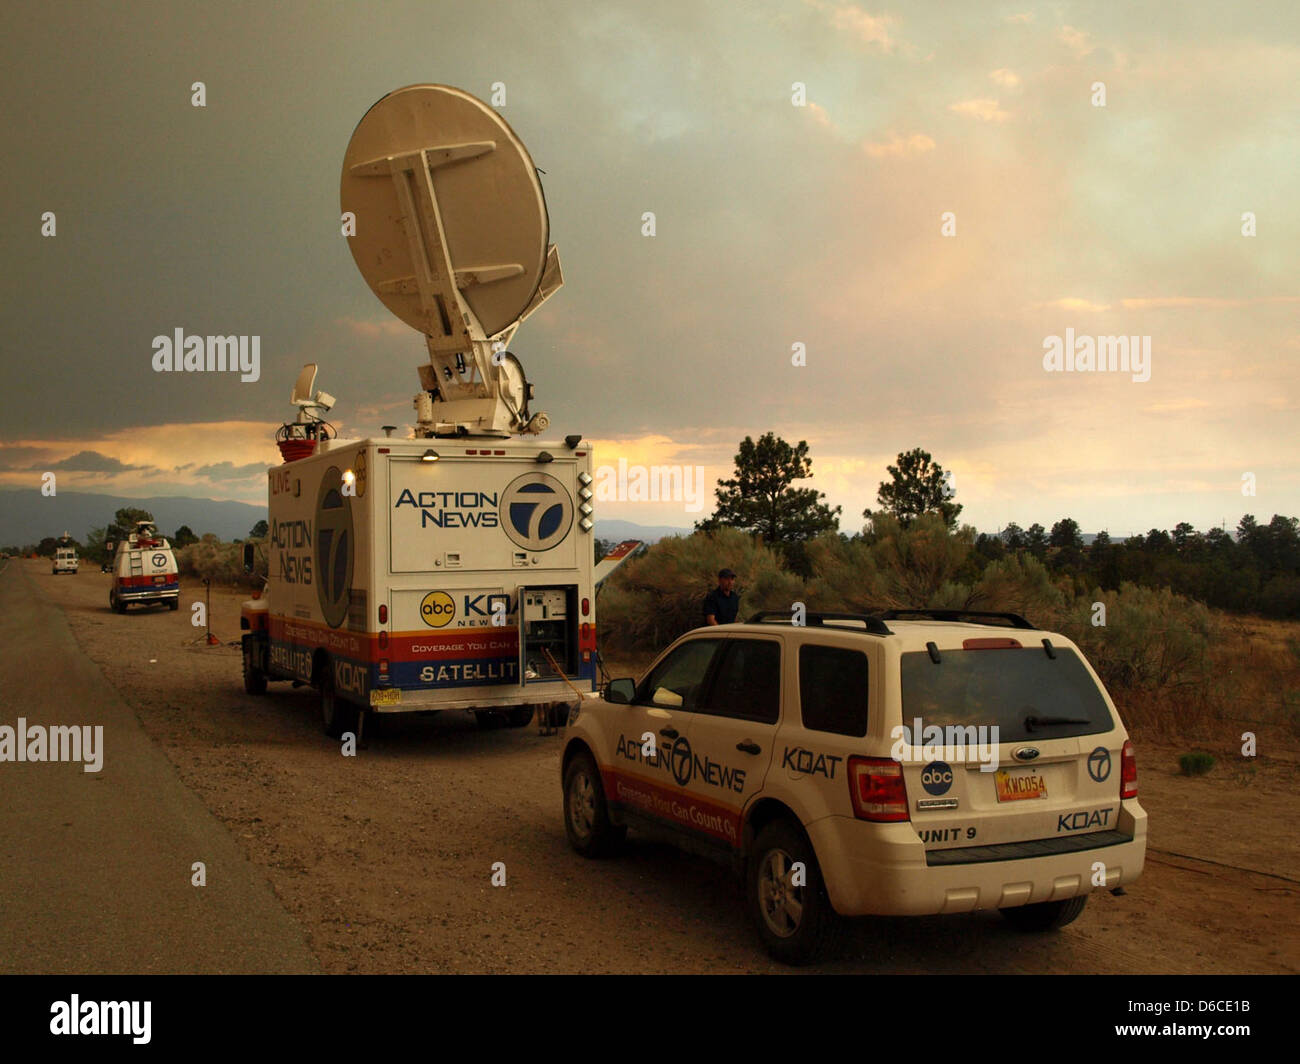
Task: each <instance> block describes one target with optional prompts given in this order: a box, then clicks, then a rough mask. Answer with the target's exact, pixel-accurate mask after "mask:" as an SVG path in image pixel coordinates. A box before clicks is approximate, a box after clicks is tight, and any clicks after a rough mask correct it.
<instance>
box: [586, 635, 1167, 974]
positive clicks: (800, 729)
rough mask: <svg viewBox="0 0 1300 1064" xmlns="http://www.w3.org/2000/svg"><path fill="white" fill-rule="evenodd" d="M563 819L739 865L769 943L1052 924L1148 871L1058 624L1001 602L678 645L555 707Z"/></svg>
mask: <svg viewBox="0 0 1300 1064" xmlns="http://www.w3.org/2000/svg"><path fill="white" fill-rule="evenodd" d="M561 772H562V779H563V785H564V799H565V800H564V812H565V827H566V830H567V832H568V836H569V841H570V843H571V844H572V845H573V848H574V849H575V850H577V851H578V852H579V853H581V854H583V855H584V856H587V857H595V856H599V855H603V854H605V853H608V852H610V851H611V850H612V849H613V848H614V847H615V845H616V844H617V843H619V842H621V840H622V838H623V836H624V835H625V833H626V830H627V827H628V826H629V825H633V826H637V827H650V828H653V829H655V830H656V832H657V833H663V832H664V831H666V832H668V833H669V834H671V835H672V836H673V837H674V838H675V839H676V840H677V841H678V842H679V843H680V844H681V845H683V846H684V848H687V849H691V850H695V851H700V852H704V853H708V854H712V855H716V856H718V857H721V858H723V859H725V860H728V861H730V862H731V864H732V865H733V867H734V868H735V869H736V870H737V871H738V872H740V873H741V874H742V875H743V876H744V879H745V886H746V896H747V899H748V905H749V909H750V912H751V915H752V918H753V920H754V924H755V926H756V927H757V929H758V933H759V935H760V937H761V938H762V940H763V943H764V945H765V946H766V947H767V949H768V951H769V952H770V953H771V954H772V955H773V956H775V957H777V958H778V959H780V960H783V961H786V962H789V963H804V962H806V961H808V960H811V959H813V958H814V957H815V956H816V955H817V953H818V952H819V950H820V947H821V945H822V944H823V942H824V940H825V937H826V935H827V932H828V931H829V930H830V929H831V928H832V927H833V925H834V921H835V916H836V914H839V915H841V916H858V915H866V914H872V913H876V914H917V915H920V914H933V913H957V912H969V911H972V910H976V909H993V908H996V909H1000V910H1001V911H1002V913H1003V914H1004V915H1005V916H1006V917H1007V918H1008V919H1009V920H1010V921H1011V922H1012V923H1013V924H1014V925H1016V926H1017V927H1020V928H1023V929H1025V930H1033V931H1045V930H1049V929H1051V928H1056V927H1061V926H1064V925H1065V924H1067V923H1069V922H1070V921H1072V920H1073V919H1075V917H1077V916H1078V915H1079V913H1080V912H1082V910H1083V907H1084V904H1085V902H1086V901H1087V895H1088V893H1089V892H1090V891H1091V890H1093V889H1102V888H1104V889H1110V890H1115V889H1116V888H1118V887H1119V886H1120V885H1121V884H1123V883H1130V882H1132V881H1133V880H1134V879H1136V878H1137V877H1138V875H1139V874H1140V873H1141V871H1142V865H1143V859H1144V857H1145V852H1146V826H1147V825H1146V813H1145V812H1144V811H1143V809H1142V807H1141V806H1140V805H1139V804H1138V802H1137V762H1136V759H1135V757H1134V753H1133V745H1132V743H1130V742H1129V741H1128V735H1127V733H1126V732H1125V730H1124V726H1123V724H1121V723H1120V719H1119V714H1118V713H1117V712H1116V710H1115V706H1114V703H1112V702H1111V700H1110V697H1109V696H1108V695H1107V693H1106V690H1105V688H1104V687H1103V686H1102V684H1101V681H1100V680H1099V679H1098V678H1097V675H1096V673H1094V672H1093V671H1092V668H1091V667H1090V666H1089V665H1088V663H1087V661H1086V660H1085V659H1084V657H1083V654H1082V653H1080V651H1079V649H1078V648H1077V647H1076V646H1075V645H1074V644H1073V643H1072V642H1071V641H1070V640H1069V639H1066V638H1065V637H1064V636H1061V635H1057V634H1053V633H1051V632H1045V631H1040V630H1038V629H1036V628H1034V626H1033V625H1031V624H1030V623H1029V622H1028V621H1026V620H1024V619H1023V618H1022V617H1019V616H1017V615H1015V614H988V613H972V612H967V611H943V610H891V611H885V612H882V613H876V614H870V615H867V614H815V613H814V614H807V615H806V623H804V624H799V625H795V624H792V623H791V615H790V614H789V613H781V614H759V615H756V616H755V617H753V618H751V619H750V622H749V623H746V624H729V625H721V626H716V627H710V628H701V629H697V630H695V631H693V632H690V633H688V634H686V635H684V636H682V638H680V639H679V640H677V642H676V643H674V644H673V645H672V646H670V647H669V648H668V649H667V650H666V651H665V652H664V653H663V654H661V655H660V657H659V658H658V660H657V661H656V662H655V663H654V665H652V666H651V668H650V670H649V671H648V672H647V673H646V675H645V677H644V678H643V679H642V680H641V682H640V683H639V684H635V683H634V682H633V681H632V680H614V681H613V682H611V683H610V684H609V685H608V687H607V688H606V690H605V692H604V695H603V697H602V698H599V699H591V700H587V701H584V702H583V703H581V704H580V705H578V706H577V707H576V708H575V709H574V710H573V711H572V713H571V716H570V719H569V728H568V732H567V735H566V740H565V748H564V757H563V763H562V768H561Z"/></svg>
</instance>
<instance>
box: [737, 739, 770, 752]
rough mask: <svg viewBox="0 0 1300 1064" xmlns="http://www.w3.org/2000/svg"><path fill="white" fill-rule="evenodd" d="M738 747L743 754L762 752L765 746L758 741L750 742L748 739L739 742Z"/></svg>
mask: <svg viewBox="0 0 1300 1064" xmlns="http://www.w3.org/2000/svg"><path fill="white" fill-rule="evenodd" d="M736 749H737V750H739V751H740V752H741V753H742V754H761V753H762V752H763V748H762V747H761V746H759V745H758V743H753V742H750V741H749V740H748V739H746V740H744V742H739V743H737V744H736Z"/></svg>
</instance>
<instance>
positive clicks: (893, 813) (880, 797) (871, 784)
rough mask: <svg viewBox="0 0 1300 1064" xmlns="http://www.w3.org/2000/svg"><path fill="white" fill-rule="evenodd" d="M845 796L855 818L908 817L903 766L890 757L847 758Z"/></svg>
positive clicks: (882, 818)
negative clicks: (847, 778)
mask: <svg viewBox="0 0 1300 1064" xmlns="http://www.w3.org/2000/svg"><path fill="white" fill-rule="evenodd" d="M849 797H850V798H851V799H852V800H853V815H854V816H856V817H857V818H858V819H859V820H875V821H890V820H910V819H911V816H910V815H909V814H908V811H907V786H906V784H905V783H904V782H903V766H902V765H900V764H899V763H898V762H897V761H894V760H892V759H891V758H887V757H851V758H849Z"/></svg>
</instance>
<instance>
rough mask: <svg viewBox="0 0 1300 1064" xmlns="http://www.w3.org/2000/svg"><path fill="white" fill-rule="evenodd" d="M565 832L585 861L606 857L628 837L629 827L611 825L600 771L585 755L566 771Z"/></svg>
mask: <svg viewBox="0 0 1300 1064" xmlns="http://www.w3.org/2000/svg"><path fill="white" fill-rule="evenodd" d="M564 831H565V834H567V835H568V836H569V845H571V846H572V847H573V848H574V849H575V850H577V851H578V852H579V853H580V854H582V856H583V857H604V856H605V855H606V854H609V853H611V852H613V851H614V850H615V849H616V848H617V847H618V845H619V843H621V842H622V841H623V839H624V838H626V837H627V828H626V827H623V826H621V825H618V824H613V823H611V822H610V819H609V806H608V805H606V804H605V788H604V787H603V786H602V785H601V782H600V771H599V770H598V769H597V768H596V762H595V761H593V760H592V758H591V755H590V754H588V753H585V752H584V753H580V754H576V755H574V758H573V760H572V761H570V762H569V767H568V768H567V769H565V771H564Z"/></svg>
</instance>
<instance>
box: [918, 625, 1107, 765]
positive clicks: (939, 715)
mask: <svg viewBox="0 0 1300 1064" xmlns="http://www.w3.org/2000/svg"><path fill="white" fill-rule="evenodd" d="M1055 650H1056V657H1055V658H1054V659H1053V658H1049V657H1048V656H1047V653H1046V652H1045V651H1044V650H1043V649H1042V648H1041V647H1022V648H1020V649H1005V650H944V651H942V652H941V654H940V661H939V664H937V665H936V664H935V663H934V662H933V661H931V660H930V655H929V654H928V653H925V652H919V651H918V652H915V653H907V654H903V655H901V658H900V666H901V670H902V677H901V678H902V693H903V723H904V724H905V725H907V726H908V727H909V728H911V727H912V726H913V721H914V720H920V722H921V727H922V728H924V727H926V726H928V725H931V724H934V725H937V726H938V727H940V728H942V727H946V726H947V725H950V724H955V725H962V726H968V725H975V726H977V727H978V726H980V725H984V726H986V727H992V726H994V725H996V726H997V728H998V738H999V740H1000V741H1001V742H1019V741H1020V740H1023V739H1028V738H1031V737H1032V738H1034V739H1061V738H1066V737H1068V736H1072V735H1093V734H1096V733H1097V732H1104V731H1110V729H1111V728H1112V727H1114V722H1113V721H1112V720H1111V716H1110V710H1109V709H1108V708H1107V706H1106V700H1105V699H1104V698H1103V697H1102V693H1101V691H1100V690H1099V689H1098V687H1097V684H1096V682H1095V681H1094V680H1093V678H1092V677H1091V676H1090V675H1089V673H1088V670H1087V669H1086V668H1085V667H1084V664H1083V662H1082V661H1081V660H1080V659H1079V656H1078V655H1077V654H1076V653H1075V652H1074V651H1073V650H1067V649H1066V648H1064V647H1056V648H1055ZM1035 717H1036V718H1039V720H1038V721H1037V722H1035V721H1033V720H1030V718H1035ZM1063 718H1064V719H1068V720H1069V721H1071V723H1053V722H1054V721H1061V720H1062V719H1063Z"/></svg>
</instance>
